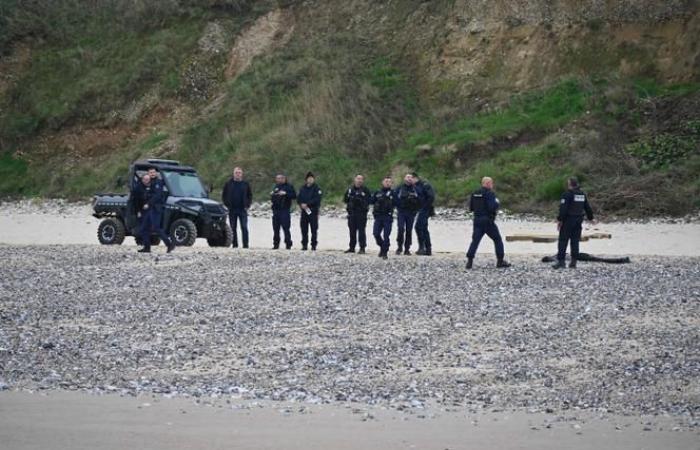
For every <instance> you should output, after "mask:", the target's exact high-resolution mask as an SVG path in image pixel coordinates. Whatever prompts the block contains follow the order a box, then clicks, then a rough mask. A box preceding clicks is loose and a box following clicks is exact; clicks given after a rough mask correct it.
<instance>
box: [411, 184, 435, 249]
mask: <svg viewBox="0 0 700 450" xmlns="http://www.w3.org/2000/svg"><path fill="white" fill-rule="evenodd" d="M412 175H413V178H414V179H415V180H417V181H416V190H417V191H418V197H419V198H420V211H418V217H416V235H417V236H418V251H417V252H416V255H424V256H432V254H433V245H432V243H431V242H430V231H428V219H430V217H432V216H433V215H435V208H434V206H433V204H434V203H435V190H434V189H433V187H432V186H431V185H430V183H428V182H427V181H425V180H422V179H421V178H420V177H419V176H418V174H417V173H415V172H414V173H413V174H412Z"/></svg>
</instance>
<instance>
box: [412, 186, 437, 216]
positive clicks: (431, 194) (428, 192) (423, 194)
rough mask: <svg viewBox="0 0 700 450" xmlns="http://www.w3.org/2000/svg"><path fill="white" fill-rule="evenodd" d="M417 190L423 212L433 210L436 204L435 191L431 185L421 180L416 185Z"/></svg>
mask: <svg viewBox="0 0 700 450" xmlns="http://www.w3.org/2000/svg"><path fill="white" fill-rule="evenodd" d="M416 189H417V191H418V198H420V204H421V210H424V211H430V210H432V209H433V204H434V203H435V190H434V189H433V187H432V186H431V185H430V183H427V182H425V181H423V180H420V181H418V183H416Z"/></svg>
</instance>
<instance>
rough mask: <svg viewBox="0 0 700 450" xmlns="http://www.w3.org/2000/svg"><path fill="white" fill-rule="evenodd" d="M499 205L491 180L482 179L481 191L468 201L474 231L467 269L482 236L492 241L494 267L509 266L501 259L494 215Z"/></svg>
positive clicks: (503, 254) (500, 243)
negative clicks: (494, 258)
mask: <svg viewBox="0 0 700 450" xmlns="http://www.w3.org/2000/svg"><path fill="white" fill-rule="evenodd" d="M498 208H500V203H499V202H498V198H496V194H495V193H494V192H493V179H491V178H490V177H484V178H482V179H481V189H479V190H478V191H476V192H474V193H473V194H472V196H471V199H470V201H469V210H470V211H472V212H474V231H473V232H472V243H471V245H470V246H469V250H468V251H467V269H471V268H472V264H473V263H474V256H475V255H476V249H477V248H478V247H479V242H481V238H483V237H484V235H487V236H488V237H489V238H491V240H492V241H493V244H494V246H495V247H496V258H497V261H498V262H497V263H496V267H510V264H509V263H508V262H507V261H506V260H505V259H503V258H504V256H505V251H504V249H503V239H502V238H501V233H500V232H499V231H498V226H497V225H496V214H498Z"/></svg>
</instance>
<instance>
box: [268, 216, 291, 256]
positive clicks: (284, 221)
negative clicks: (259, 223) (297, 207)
mask: <svg viewBox="0 0 700 450" xmlns="http://www.w3.org/2000/svg"><path fill="white" fill-rule="evenodd" d="M291 224H292V217H291V215H290V214H289V211H288V210H277V209H276V210H273V211H272V244H273V245H274V246H275V247H277V246H279V245H280V228H282V230H283V231H284V243H285V245H286V246H287V248H290V247H291V246H292V232H291V230H290V228H291Z"/></svg>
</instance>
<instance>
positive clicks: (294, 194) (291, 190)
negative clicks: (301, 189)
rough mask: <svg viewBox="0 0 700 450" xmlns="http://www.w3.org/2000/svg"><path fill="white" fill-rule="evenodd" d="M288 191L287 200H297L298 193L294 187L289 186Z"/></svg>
mask: <svg viewBox="0 0 700 450" xmlns="http://www.w3.org/2000/svg"><path fill="white" fill-rule="evenodd" d="M286 190H287V198H289V199H290V200H294V199H295V198H297V192H296V191H295V190H294V186H292V185H291V184H289V185H287V189H286Z"/></svg>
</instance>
